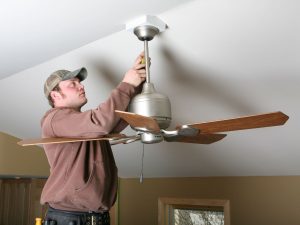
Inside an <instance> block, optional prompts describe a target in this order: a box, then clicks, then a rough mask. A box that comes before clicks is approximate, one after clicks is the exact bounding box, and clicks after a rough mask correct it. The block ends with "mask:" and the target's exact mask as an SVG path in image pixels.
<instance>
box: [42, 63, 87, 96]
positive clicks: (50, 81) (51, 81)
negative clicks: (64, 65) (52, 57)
mask: <svg viewBox="0 0 300 225" xmlns="http://www.w3.org/2000/svg"><path fill="white" fill-rule="evenodd" d="M74 77H77V78H78V79H79V80H80V81H83V80H84V79H85V78H86V77H87V70H86V68H84V67H82V68H80V69H78V70H74V71H68V70H57V71H55V72H53V73H52V74H51V75H50V76H49V77H48V78H47V80H46V82H45V84H44V93H45V96H46V98H48V96H49V94H50V92H51V91H52V90H53V88H55V86H56V85H57V84H58V83H59V82H61V81H63V80H69V79H72V78H74Z"/></svg>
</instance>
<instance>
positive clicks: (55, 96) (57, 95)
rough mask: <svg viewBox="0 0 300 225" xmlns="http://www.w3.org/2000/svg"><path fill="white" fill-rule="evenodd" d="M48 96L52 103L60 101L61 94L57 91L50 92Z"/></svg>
mask: <svg viewBox="0 0 300 225" xmlns="http://www.w3.org/2000/svg"><path fill="white" fill-rule="evenodd" d="M50 96H51V98H52V99H53V101H54V102H55V101H57V100H60V99H61V97H62V96H61V94H60V93H59V92H58V91H51V92H50Z"/></svg>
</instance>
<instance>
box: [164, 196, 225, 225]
mask: <svg viewBox="0 0 300 225" xmlns="http://www.w3.org/2000/svg"><path fill="white" fill-rule="evenodd" d="M158 224H159V225H229V224H230V218H229V200H215V199H192V198H191V199H186V198H184V199H183V198H159V200H158Z"/></svg>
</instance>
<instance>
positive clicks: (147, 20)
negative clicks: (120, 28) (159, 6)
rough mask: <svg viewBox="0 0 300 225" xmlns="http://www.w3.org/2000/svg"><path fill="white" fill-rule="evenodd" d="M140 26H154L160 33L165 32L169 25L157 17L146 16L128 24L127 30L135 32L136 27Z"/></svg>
mask: <svg viewBox="0 0 300 225" xmlns="http://www.w3.org/2000/svg"><path fill="white" fill-rule="evenodd" d="M140 26H152V27H155V28H156V29H158V33H160V32H163V31H165V30H166V29H167V24H166V23H164V22H163V21H162V20H161V19H159V18H158V17H157V16H150V15H145V16H142V17H139V18H136V19H134V20H131V21H129V22H128V23H126V30H127V31H130V32H133V31H134V29H135V28H136V27H140Z"/></svg>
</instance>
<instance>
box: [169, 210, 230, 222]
mask: <svg viewBox="0 0 300 225" xmlns="http://www.w3.org/2000/svg"><path fill="white" fill-rule="evenodd" d="M171 217H173V218H172V219H171V221H173V222H172V225H224V212H220V211H211V210H189V209H174V211H173V216H171Z"/></svg>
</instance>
